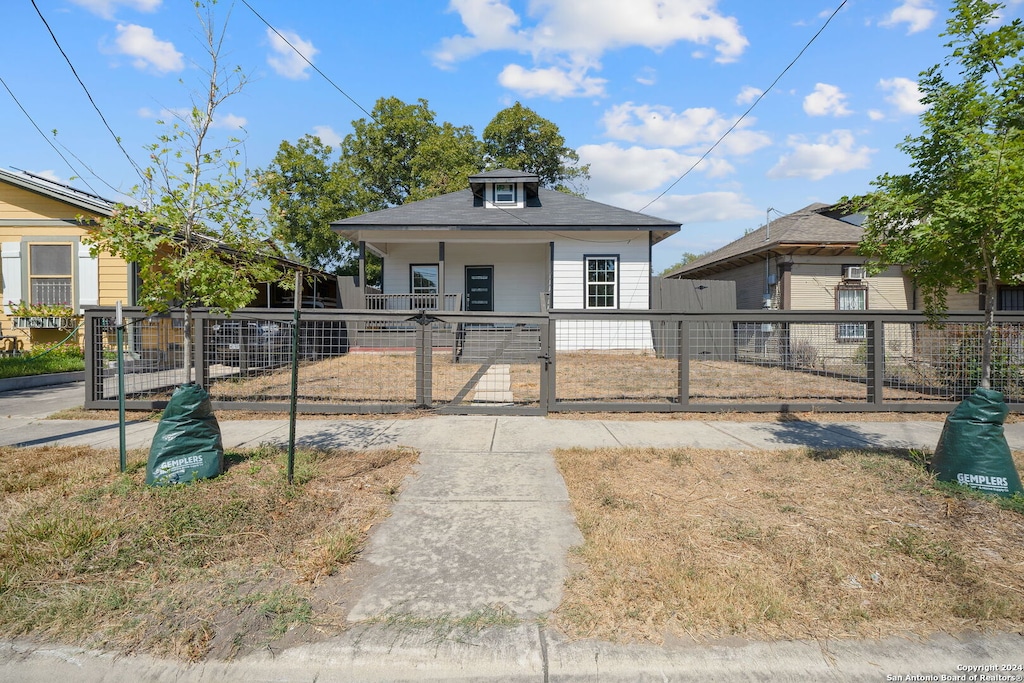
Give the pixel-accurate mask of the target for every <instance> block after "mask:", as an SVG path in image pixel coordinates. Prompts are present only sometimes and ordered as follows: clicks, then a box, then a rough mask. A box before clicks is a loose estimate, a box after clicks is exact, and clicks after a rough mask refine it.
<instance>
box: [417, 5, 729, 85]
mask: <svg viewBox="0 0 1024 683" xmlns="http://www.w3.org/2000/svg"><path fill="white" fill-rule="evenodd" d="M716 2H717V0H632V1H631V2H622V0H531V2H529V3H528V4H527V10H526V12H524V14H523V16H520V15H519V14H517V13H516V11H515V10H514V9H513V8H512V7H511V5H510V3H511V0H451V1H450V3H449V10H450V11H452V12H456V13H458V14H459V16H460V18H461V19H462V23H463V25H464V26H465V28H466V32H465V33H464V34H461V35H455V36H449V37H447V38H444V39H442V40H441V42H440V43H439V44H438V46H437V48H436V49H435V50H434V52H433V57H434V63H435V65H437V66H439V67H441V68H450V67H452V66H454V65H455V64H456V63H458V62H461V61H463V60H466V59H471V58H473V57H475V56H476V55H479V54H482V53H484V52H493V51H500V50H512V51H516V52H520V53H523V54H529V55H530V56H531V57H532V58H533V61H534V68H533V69H532V70H527V69H525V68H523V67H506V68H505V71H503V72H502V77H503V79H504V80H506V81H509V82H512V83H519V84H520V87H522V84H521V81H522V80H524V79H527V78H529V79H530V81H531V84H532V83H535V82H537V81H541V84H540V86H541V87H538V88H537V90H536V92H537V93H538V94H548V95H549V96H555V97H565V96H566V95H565V94H562V93H564V91H565V89H566V85H565V84H563V85H562V86H555V85H554V84H552V83H550V82H549V81H550V80H552V78H553V77H554V76H558V75H562V76H564V75H566V74H567V73H568V74H571V75H572V80H574V81H575V82H576V83H577V84H578V85H577V88H576V90H574V91H573V92H575V93H578V94H583V93H584V92H586V91H587V90H588V89H593V88H595V87H596V85H595V84H596V83H601V84H602V87H601V90H602V91H603V81H600V80H599V79H593V78H590V77H588V76H587V75H586V74H587V72H588V71H589V70H591V69H597V68H600V58H601V56H602V55H603V54H604V53H605V52H607V51H608V50H613V49H620V48H625V47H633V46H639V47H646V48H648V49H651V50H662V49H665V48H667V47H669V46H671V45H673V44H675V43H677V42H679V41H686V42H691V43H695V44H697V45H702V46H710V47H713V48H714V51H715V55H716V57H715V59H716V61H718V62H733V61H736V60H737V59H738V58H739V57H740V55H742V54H743V51H744V50H745V49H746V47H747V45H748V41H747V39H746V37H744V35H743V32H742V30H741V29H740V26H739V22H738V21H737V20H736V18H735V17H730V16H724V15H722V14H721V13H719V12H718V10H717V8H716V7H715V5H716ZM552 65H554V66H556V67H559V68H557V69H554V70H552V69H550V68H549V67H551V66H552ZM565 65H570V67H569V68H566V66H565ZM510 69H511V71H510ZM638 80H640V82H641V83H646V82H647V80H646V79H645V78H643V77H641V78H640V79H638Z"/></svg>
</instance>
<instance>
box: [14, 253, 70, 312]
mask: <svg viewBox="0 0 1024 683" xmlns="http://www.w3.org/2000/svg"><path fill="white" fill-rule="evenodd" d="M36 247H65V248H67V250H68V267H69V270H68V272H67V273H44V274H35V273H34V272H33V265H34V264H33V257H32V252H33V249H35V248H36ZM25 250H26V254H27V255H28V259H27V260H26V269H25V271H26V278H27V279H28V289H27V291H26V294H27V295H28V297H27V301H28V303H30V304H65V305H68V306H70V307H71V308H73V309H74V308H75V300H76V297H75V256H76V254H75V243H74V242H73V241H68V242H62V241H61V242H56V241H40V242H35V241H33V242H27V243H26V244H25ZM37 280H67V281H68V296H67V297H58V298H59V300H53V301H37V300H36V299H37V297H36V294H35V292H36V288H35V286H34V284H35V281H37ZM44 298H45V297H44Z"/></svg>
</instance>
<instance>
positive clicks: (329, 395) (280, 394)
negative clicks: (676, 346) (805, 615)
mask: <svg viewBox="0 0 1024 683" xmlns="http://www.w3.org/2000/svg"><path fill="white" fill-rule="evenodd" d="M507 367H508V369H509V374H510V379H511V382H510V386H509V387H508V389H509V390H510V391H511V395H512V402H513V403H515V404H517V405H520V406H523V405H538V404H539V401H540V375H541V372H540V366H539V364H535V363H532V364H526V363H512V364H507ZM480 368H481V366H480V364H478V363H472V362H469V363H466V362H462V363H456V362H454V361H453V359H452V356H451V354H450V353H446V352H442V351H440V350H438V351H436V352H435V353H434V355H433V356H432V361H431V366H430V369H429V370H430V389H431V396H430V398H431V401H432V402H433V403H434V404H438V405H444V404H446V403H449V402H451V401H453V400H454V399H455V398H456V397H457V396H459V395H460V394H462V398H461V401H462V402H464V403H470V402H472V401H473V398H474V397H473V391H472V389H473V388H474V386H475V384H474V381H473V379H474V376H475V373H477V371H478V370H479V369H480ZM847 370H848V371H850V372H863V367H862V366H857V367H851V368H847ZM678 372H679V367H678V361H676V360H673V359H668V358H658V357H656V356H655V355H653V354H651V353H628V352H616V351H575V352H560V353H559V354H558V355H557V361H556V364H555V392H556V395H557V398H556V400H557V401H559V402H561V403H562V407H571V405H572V404H573V402H610V403H614V402H630V403H640V404H643V403H649V404H652V405H660V406H664V405H667V404H672V403H675V402H677V401H678V395H679V378H678ZM922 381H924V380H922ZM290 386H291V369H290V368H288V367H279V368H275V369H270V370H263V371H259V372H254V373H253V374H249V375H245V376H235V377H221V378H219V379H216V380H214V381H212V382H211V383H210V386H209V387H208V389H209V391H210V395H211V398H212V399H213V400H215V401H225V402H233V401H235V402H256V403H259V402H264V403H279V404H284V403H287V402H288V401H289V391H290ZM416 389H417V379H416V360H415V356H414V354H413V353H411V352H372V353H368V352H360V353H349V354H345V355H342V356H335V357H331V358H324V359H321V360H317V361H309V362H303V363H302V365H301V366H300V369H299V393H298V400H299V401H300V402H302V403H306V404H316V403H324V404H332V405H337V406H346V405H349V406H353V407H354V406H359V405H369V406H395V407H397V408H403V407H408V406H412V405H415V404H416V402H417V391H416ZM867 390H868V389H867V383H866V380H865V379H864V378H863V377H859V378H858V377H853V376H847V375H843V374H836V373H830V374H826V373H824V371H822V370H809V369H786V368H782V367H777V366H762V365H756V364H752V363H741V362H727V361H693V362H691V363H690V376H689V402H690V403H691V404H694V405H700V404H737V408H742V406H741V405H739V404H743V403H816V404H821V405H827V404H834V405H837V406H839V405H841V404H859V405H863V404H864V403H866V401H867ZM170 392H171V388H169V387H168V388H165V389H163V390H160V391H159V392H155V393H152V394H148V395H147V398H148V399H150V400H166V399H169V398H170ZM883 395H884V397H885V399H886V400H887V401H905V402H915V401H920V402H934V401H941V400H948V399H949V398H950V396H948V395H945V394H943V390H942V387H941V386H940V385H938V384H936V386H935V387H933V388H932V389H927V388H925V387H918V388H917V389H913V388H910V385H904V386H902V388H900V387H892V386H887V387H885V388H884V389H883ZM751 419H754V418H751Z"/></svg>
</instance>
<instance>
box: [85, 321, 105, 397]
mask: <svg viewBox="0 0 1024 683" xmlns="http://www.w3.org/2000/svg"><path fill="white" fill-rule="evenodd" d="M84 320H85V342H84V343H85V405H86V407H88V405H89V403H90V402H92V401H98V400H100V399H102V398H104V396H103V377H102V373H103V370H102V368H103V366H104V363H103V333H102V332H100V333H99V334H97V333H96V325H97V323H96V320H97V316H96V314H95V313H94V312H93V311H86V312H85V318H84ZM97 367H99V368H100V370H99V372H97V370H96V368H97ZM97 375H100V377H99V381H97Z"/></svg>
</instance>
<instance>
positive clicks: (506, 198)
mask: <svg viewBox="0 0 1024 683" xmlns="http://www.w3.org/2000/svg"><path fill="white" fill-rule="evenodd" d="M503 188H508V189H507V190H506V189H503ZM516 190H517V188H516V184H515V183H495V184H494V203H495V204H499V205H501V206H508V205H514V204H515V203H516V201H517V197H516V195H517V194H518V193H517V192H516Z"/></svg>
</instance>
